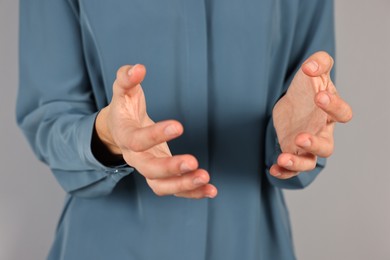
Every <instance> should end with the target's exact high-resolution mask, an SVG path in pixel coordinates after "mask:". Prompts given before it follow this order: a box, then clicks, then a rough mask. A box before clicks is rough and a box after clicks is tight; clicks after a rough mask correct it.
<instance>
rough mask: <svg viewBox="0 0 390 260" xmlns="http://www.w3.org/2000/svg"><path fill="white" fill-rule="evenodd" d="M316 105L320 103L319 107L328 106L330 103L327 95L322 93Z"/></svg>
mask: <svg viewBox="0 0 390 260" xmlns="http://www.w3.org/2000/svg"><path fill="white" fill-rule="evenodd" d="M318 103H320V105H321V106H327V105H329V103H330V98H329V96H328V95H327V94H325V93H322V94H321V95H320V96H319V97H318Z"/></svg>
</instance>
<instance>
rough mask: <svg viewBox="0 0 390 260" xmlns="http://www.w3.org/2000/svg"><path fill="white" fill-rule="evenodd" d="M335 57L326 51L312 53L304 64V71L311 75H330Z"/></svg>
mask: <svg viewBox="0 0 390 260" xmlns="http://www.w3.org/2000/svg"><path fill="white" fill-rule="evenodd" d="M333 63H334V62H333V58H332V57H331V56H330V55H329V54H328V53H327V52H324V51H319V52H316V53H314V54H313V55H311V56H310V57H309V58H308V59H307V60H306V61H305V62H304V63H303V65H302V67H301V68H302V71H303V72H304V73H305V74H306V75H307V76H310V77H318V76H321V75H323V74H326V75H329V74H330V71H331V70H332V68H333Z"/></svg>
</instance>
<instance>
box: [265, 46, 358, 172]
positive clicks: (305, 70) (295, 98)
mask: <svg viewBox="0 0 390 260" xmlns="http://www.w3.org/2000/svg"><path fill="white" fill-rule="evenodd" d="M332 66H333V59H332V58H331V57H330V56H329V55H328V54H327V53H325V52H318V53H315V54H314V55H312V56H311V57H310V58H309V59H308V61H307V62H306V63H305V64H304V65H302V67H301V68H300V70H299V71H298V72H297V74H296V75H295V77H294V79H293V81H292V83H291V85H290V87H289V89H288V91H287V93H286V94H285V95H284V96H283V97H282V98H281V99H280V100H279V101H278V102H277V104H276V105H275V107H274V109H273V120H274V126H275V130H276V134H277V136H278V140H279V143H280V146H281V150H282V152H283V153H282V154H281V155H280V156H279V158H278V162H277V164H275V165H273V167H272V168H271V174H272V175H274V176H275V177H279V178H290V177H292V176H295V175H296V174H298V173H299V172H302V171H308V170H312V169H313V168H314V167H315V164H316V157H317V156H321V157H328V156H330V155H331V154H332V152H333V146H334V145H333V130H334V124H335V122H347V121H349V120H350V119H351V117H352V110H351V108H350V107H349V105H348V104H347V103H345V102H344V101H343V100H342V99H341V98H340V97H339V96H338V94H337V92H336V88H335V86H334V84H333V82H332V81H331V79H330V71H331V69H332Z"/></svg>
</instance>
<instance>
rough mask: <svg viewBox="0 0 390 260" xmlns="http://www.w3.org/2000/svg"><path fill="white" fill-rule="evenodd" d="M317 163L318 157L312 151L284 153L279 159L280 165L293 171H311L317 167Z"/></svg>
mask: <svg viewBox="0 0 390 260" xmlns="http://www.w3.org/2000/svg"><path fill="white" fill-rule="evenodd" d="M316 163H317V157H316V156H315V155H313V154H310V153H306V154H303V155H294V154H290V153H282V154H280V155H279V157H278V160H277V164H278V166H280V167H281V168H284V169H286V170H288V171H291V172H305V171H311V170H313V169H314V168H315V167H316Z"/></svg>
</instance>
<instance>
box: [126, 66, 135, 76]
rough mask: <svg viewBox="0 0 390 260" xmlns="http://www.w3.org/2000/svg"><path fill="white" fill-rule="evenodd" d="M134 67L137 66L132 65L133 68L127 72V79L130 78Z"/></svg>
mask: <svg viewBox="0 0 390 260" xmlns="http://www.w3.org/2000/svg"><path fill="white" fill-rule="evenodd" d="M136 66H137V64H136V65H134V66H133V67H132V68H131V69H130V70H129V71H128V72H127V74H128V75H129V77H131V76H132V75H133V72H134V68H135V67H136Z"/></svg>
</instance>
